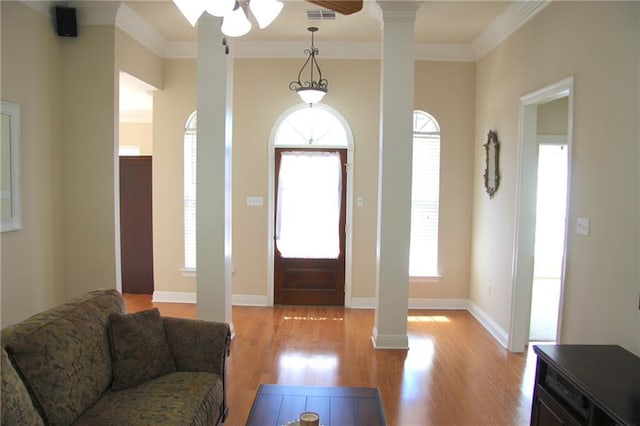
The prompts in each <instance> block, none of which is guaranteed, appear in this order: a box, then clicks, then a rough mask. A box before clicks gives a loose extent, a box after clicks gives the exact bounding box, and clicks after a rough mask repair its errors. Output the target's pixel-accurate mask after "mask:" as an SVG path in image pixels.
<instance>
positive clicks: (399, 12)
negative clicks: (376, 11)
mask: <svg viewBox="0 0 640 426" xmlns="http://www.w3.org/2000/svg"><path fill="white" fill-rule="evenodd" d="M376 3H378V6H380V10H381V11H382V16H381V21H382V22H383V23H384V22H414V21H415V20H416V14H417V12H418V9H420V8H421V7H422V5H423V4H424V0H376Z"/></svg>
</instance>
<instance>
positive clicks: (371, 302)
mask: <svg viewBox="0 0 640 426" xmlns="http://www.w3.org/2000/svg"><path fill="white" fill-rule="evenodd" d="M376 300H377V299H376V298H375V297H353V298H351V309H375V307H376Z"/></svg>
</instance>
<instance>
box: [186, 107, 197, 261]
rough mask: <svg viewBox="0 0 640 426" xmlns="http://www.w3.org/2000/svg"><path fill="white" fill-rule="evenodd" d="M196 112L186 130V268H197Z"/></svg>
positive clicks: (190, 118) (188, 122)
mask: <svg viewBox="0 0 640 426" xmlns="http://www.w3.org/2000/svg"><path fill="white" fill-rule="evenodd" d="M196 125H197V119H196V113H195V112H194V113H193V114H191V117H189V120H187V125H186V127H185V130H184V269H186V270H195V269H196V146H197V137H196Z"/></svg>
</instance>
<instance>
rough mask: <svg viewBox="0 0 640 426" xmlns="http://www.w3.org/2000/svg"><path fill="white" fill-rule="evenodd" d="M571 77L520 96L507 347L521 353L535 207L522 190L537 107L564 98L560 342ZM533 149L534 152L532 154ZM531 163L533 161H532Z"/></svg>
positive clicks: (530, 165) (527, 185) (528, 186)
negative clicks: (565, 149)
mask: <svg viewBox="0 0 640 426" xmlns="http://www.w3.org/2000/svg"><path fill="white" fill-rule="evenodd" d="M573 92H574V89H573V76H571V77H568V78H565V79H564V80H561V81H559V82H557V83H554V84H551V85H549V86H547V87H545V88H542V89H540V90H537V91H535V92H532V93H530V94H528V95H525V96H523V97H522V98H520V113H519V114H520V117H519V130H518V132H519V135H518V162H517V169H516V211H515V220H514V224H515V225H514V238H513V257H512V277H513V281H512V288H513V292H512V298H511V321H510V326H509V340H508V349H509V350H510V351H511V352H523V351H524V348H525V345H526V344H527V343H528V341H529V326H530V324H529V322H530V317H531V291H532V285H533V284H532V283H533V248H534V244H535V217H533V216H532V215H531V211H532V210H534V209H535V206H534V205H532V202H531V200H530V199H529V198H527V197H525V196H524V195H523V194H524V193H529V192H530V191H531V190H532V185H533V184H532V183H531V182H530V179H531V174H532V173H535V168H534V167H537V157H535V158H534V159H535V162H534V161H532V159H531V158H529V157H532V156H537V150H538V143H537V142H538V141H537V135H536V134H535V128H536V122H537V106H538V105H539V104H543V103H547V102H551V101H554V100H556V99H559V98H562V97H568V98H569V99H568V106H567V108H568V122H567V136H566V144H567V150H568V151H567V156H568V164H567V199H566V200H565V203H566V214H565V235H564V248H563V263H562V272H561V278H560V302H559V306H558V310H559V315H558V327H557V335H556V341H557V342H560V341H561V330H562V310H563V301H564V285H565V273H566V259H567V245H568V244H567V243H568V237H569V220H570V218H571V212H570V203H569V196H570V195H571V157H572V146H571V145H572V143H571V142H572V138H573V95H574V93H573ZM534 151H535V154H534ZM534 163H535V164H534Z"/></svg>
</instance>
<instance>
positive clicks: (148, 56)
mask: <svg viewBox="0 0 640 426" xmlns="http://www.w3.org/2000/svg"><path fill="white" fill-rule="evenodd" d="M115 43H116V57H115V61H116V70H118V71H126V72H127V73H128V74H131V75H132V76H134V77H137V78H138V79H140V80H142V81H144V82H145V83H148V84H150V85H152V86H153V87H156V88H158V89H162V72H163V68H162V64H163V63H162V58H161V57H159V56H158V55H156V54H155V53H153V52H151V51H150V50H149V49H147V48H146V47H144V46H143V45H141V44H140V43H139V42H138V41H136V40H134V39H133V38H131V36H129V35H128V34H126V33H125V32H123V31H122V30H120V29H119V28H116V30H115Z"/></svg>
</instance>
